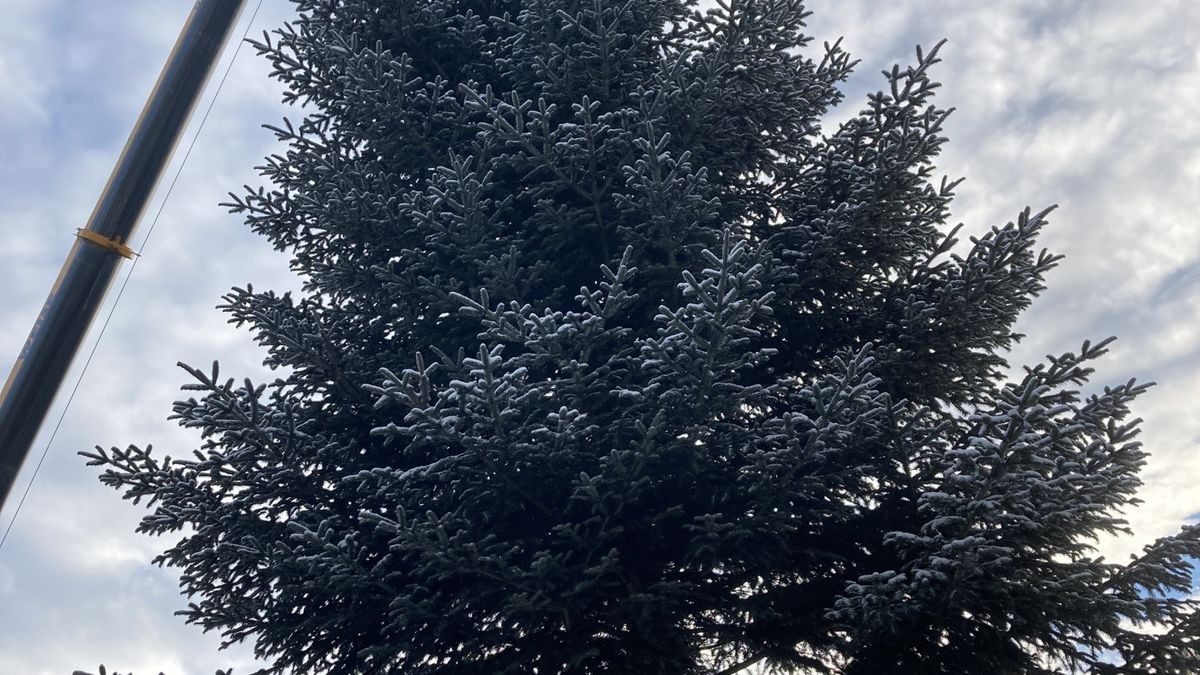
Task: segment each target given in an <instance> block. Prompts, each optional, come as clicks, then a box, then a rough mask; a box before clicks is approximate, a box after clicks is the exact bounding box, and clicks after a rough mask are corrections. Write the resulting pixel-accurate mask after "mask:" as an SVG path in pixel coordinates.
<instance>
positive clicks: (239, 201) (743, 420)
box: [85, 0, 1200, 675]
mask: <svg viewBox="0 0 1200 675" xmlns="http://www.w3.org/2000/svg"><path fill="white" fill-rule="evenodd" d="M296 4H297V6H298V7H299V9H300V11H301V15H300V19H299V20H298V21H296V22H295V23H293V24H291V25H288V26H285V27H283V28H281V29H279V30H277V31H275V32H274V33H273V34H269V35H266V36H264V38H263V39H262V40H261V41H259V42H256V43H255V45H256V46H257V48H258V50H259V52H260V53H261V54H262V55H264V56H266V57H267V58H269V59H270V60H271V62H272V63H273V64H274V76H275V77H276V78H278V79H279V80H280V81H282V82H283V83H284V84H285V85H286V86H287V92H288V93H287V97H286V98H287V101H288V102H290V103H295V104H303V105H304V106H305V107H304V108H303V110H302V114H303V117H302V119H300V120H298V121H284V122H282V123H280V124H278V125H275V126H272V127H270V128H271V129H272V130H273V132H274V133H275V134H276V136H277V137H278V138H279V139H280V140H281V141H282V142H284V143H285V144H286V146H287V149H286V150H285V151H282V152H281V153H279V154H277V155H274V156H272V157H269V158H268V159H267V161H266V163H265V164H264V165H263V166H262V168H261V171H262V175H263V178H264V181H265V186H264V187H261V188H247V190H246V191H245V192H244V193H242V194H235V195H233V196H232V197H231V202H230V204H229V206H230V207H231V208H232V209H233V210H234V211H237V212H239V213H242V214H244V215H245V217H246V221H247V223H248V225H249V226H250V227H251V228H253V229H254V230H255V231H256V232H259V233H261V234H263V235H264V236H266V237H267V238H269V240H270V241H271V242H272V243H273V244H274V245H275V246H276V247H277V248H278V249H280V250H281V251H284V252H286V253H287V254H288V255H289V256H290V259H291V261H292V266H293V268H294V269H295V271H296V272H297V273H298V274H299V275H301V276H302V277H303V279H304V282H305V284H304V290H303V292H302V293H300V294H297V295H296V296H292V295H278V294H275V293H272V292H270V291H266V292H263V291H257V290H255V289H252V288H250V287H246V288H237V289H233V290H232V291H231V292H230V294H229V295H227V296H226V298H225V302H224V304H223V305H222V309H223V310H224V311H226V312H227V313H228V314H229V316H230V320H231V321H232V322H233V323H235V324H237V325H239V326H244V327H246V328H247V329H248V330H249V331H250V333H251V334H252V335H253V336H254V339H255V340H256V341H257V342H258V344H260V345H261V346H262V347H263V348H264V349H265V353H266V357H265V361H266V364H267V365H268V366H270V367H272V368H274V369H276V371H277V372H278V375H279V377H278V379H276V380H275V381H273V382H270V383H265V384H258V383H254V382H250V381H248V380H247V381H242V382H239V381H238V380H237V379H236V378H232V379H225V378H222V377H221V373H220V369H219V367H218V366H217V365H216V364H214V365H213V367H212V368H211V369H199V368H194V367H191V366H184V367H185V368H186V370H187V371H188V372H189V374H190V375H191V377H192V378H193V382H192V383H191V384H188V385H185V387H184V389H185V390H187V391H189V392H194V393H192V394H188V396H191V398H186V399H184V400H181V401H179V402H177V403H176V404H175V407H174V416H173V417H174V419H175V420H177V421H178V423H179V424H181V425H182V426H184V427H187V428H192V429H195V430H197V431H198V433H199V437H200V441H199V443H200V445H199V447H198V448H197V449H196V450H195V451H194V452H193V453H191V454H190V455H186V456H184V457H182V458H175V459H172V458H170V457H162V458H160V457H159V455H158V454H157V453H155V452H153V451H152V449H151V448H149V447H145V448H143V447H139V446H130V447H129V448H127V449H118V448H112V449H108V450H105V449H102V448H97V450H96V451H95V452H92V453H85V454H86V456H87V457H88V458H89V459H90V461H91V462H92V463H93V464H96V465H98V466H101V467H103V473H102V475H101V480H102V481H104V482H105V483H106V484H109V485H111V486H113V487H116V488H119V489H120V490H122V491H123V492H124V495H125V497H126V498H129V499H132V500H134V501H135V502H136V501H140V500H142V499H145V500H147V501H148V502H149V504H150V507H151V511H150V513H149V514H148V515H147V516H146V517H145V518H144V519H143V521H142V524H141V526H140V530H141V531H144V532H147V533H150V534H167V533H182V537H181V538H180V539H179V541H178V542H177V543H175V544H174V545H172V546H170V547H169V548H168V549H167V550H166V551H165V552H164V553H163V554H162V555H161V556H159V557H158V558H157V559H156V562H158V563H159V564H164V565H169V566H172V567H175V568H177V569H178V570H179V571H180V572H181V574H182V578H181V583H182V585H183V588H184V591H185V592H186V594H187V595H188V596H189V598H191V600H192V602H191V604H190V605H189V606H188V609H186V610H184V612H183V614H184V616H185V617H186V618H187V619H188V621H190V622H193V623H195V624H197V625H199V626H201V627H202V628H204V629H205V630H217V631H220V633H221V634H222V635H223V636H224V638H225V640H226V641H227V643H233V642H238V641H241V640H251V641H253V643H254V645H255V649H256V653H257V654H258V655H259V656H260V657H262V658H264V659H266V660H268V661H270V663H271V664H272V665H271V666H269V667H267V668H266V669H265V670H263V671H262V672H263V673H285V672H295V673H331V674H343V673H345V674H349V673H393V672H394V673H414V674H429V675H443V674H445V675H450V674H454V675H469V674H472V673H480V674H481V675H482V674H489V675H490V674H495V673H537V674H538V675H549V674H557V673H561V674H567V673H641V674H653V673H662V674H664V675H667V674H670V675H681V674H688V673H696V674H700V673H704V674H707V675H732V674H733V673H738V672H746V673H749V672H755V670H754V669H764V668H765V669H773V670H774V671H778V672H789V673H791V672H795V673H839V674H845V675H853V674H857V673H873V672H905V673H965V672H989V673H990V672H995V673H1057V672H1080V673H1095V674H1097V675H1100V674H1103V675H1108V674H1115V673H1186V672H1196V671H1200V654H1198V653H1197V649H1196V636H1197V624H1196V618H1195V614H1194V609H1195V606H1194V602H1193V601H1192V600H1189V599H1186V596H1187V594H1189V593H1190V591H1191V576H1190V575H1191V572H1192V562H1191V561H1192V560H1193V558H1194V557H1196V556H1197V555H1200V539H1198V537H1200V530H1197V529H1196V528H1191V527H1189V528H1185V529H1183V530H1182V531H1181V532H1180V533H1179V534H1178V535H1176V536H1173V537H1168V538H1165V539H1162V540H1160V541H1158V542H1155V543H1153V544H1151V545H1150V546H1148V547H1147V548H1146V549H1145V552H1144V554H1143V555H1142V556H1140V557H1137V558H1135V559H1134V560H1132V561H1130V562H1128V563H1125V564H1118V563H1113V562H1109V561H1105V560H1103V559H1102V558H1099V557H1098V556H1097V555H1096V552H1095V549H1094V543H1095V541H1096V538H1097V537H1099V536H1102V535H1104V534H1108V533H1113V532H1120V531H1123V530H1124V529H1125V526H1126V525H1125V521H1124V520H1123V519H1122V513H1123V510H1124V509H1125V508H1128V507H1129V506H1131V505H1133V504H1135V503H1136V497H1135V494H1136V492H1137V489H1138V488H1139V487H1140V485H1141V483H1140V480H1139V478H1138V473H1139V471H1140V469H1141V467H1142V466H1143V464H1144V461H1145V457H1146V453H1145V451H1144V450H1143V449H1142V448H1141V445H1140V444H1139V442H1138V440H1137V433H1138V423H1139V420H1137V419H1131V414H1132V413H1131V409H1130V408H1131V405H1132V403H1133V401H1134V400H1135V399H1136V397H1137V396H1138V395H1139V394H1141V393H1142V392H1143V391H1145V389H1146V386H1147V385H1144V384H1139V383H1137V382H1128V383H1125V384H1122V385H1119V386H1114V387H1109V388H1105V389H1103V391H1101V392H1098V393H1096V394H1094V395H1090V396H1084V395H1083V394H1081V389H1082V388H1083V387H1084V386H1085V384H1086V383H1087V381H1088V378H1089V376H1090V374H1091V365H1090V364H1091V363H1092V362H1093V361H1094V360H1095V359H1097V358H1099V357H1100V356H1102V355H1103V354H1104V352H1105V350H1106V347H1107V345H1108V344H1109V341H1108V340H1102V341H1100V342H1095V343H1092V342H1085V343H1083V345H1082V347H1081V348H1080V349H1079V350H1078V351H1076V352H1073V353H1067V354H1062V355H1059V356H1055V357H1048V358H1047V361H1046V363H1044V364H1042V365H1039V366H1034V367H1030V368H1027V369H1026V370H1025V372H1024V375H1023V376H1022V377H1021V378H1020V379H1018V380H1016V381H1012V382H1008V381H1006V377H1007V372H1008V363H1007V362H1006V361H1005V353H1006V352H1007V351H1008V350H1009V349H1010V348H1011V347H1012V346H1013V344H1015V342H1016V341H1018V340H1019V339H1020V338H1021V336H1020V335H1019V334H1017V333H1015V332H1013V324H1014V322H1015V320H1016V319H1017V317H1018V316H1019V314H1020V313H1021V312H1022V311H1023V310H1024V309H1025V308H1027V307H1028V306H1029V304H1030V302H1031V301H1032V300H1033V298H1034V297H1036V296H1037V295H1038V294H1039V293H1040V292H1041V291H1042V290H1043V289H1044V286H1043V283H1044V278H1045V275H1046V274H1047V273H1048V272H1049V271H1050V270H1051V269H1052V268H1053V267H1054V266H1055V264H1056V263H1057V261H1058V260H1059V257H1058V256H1056V255H1053V254H1050V253H1047V252H1045V251H1044V250H1041V249H1039V248H1038V246H1037V238H1038V235H1039V233H1040V232H1041V230H1042V228H1043V227H1045V226H1046V221H1047V217H1048V214H1049V212H1050V210H1049V209H1046V210H1042V211H1036V212H1035V211H1033V210H1031V209H1025V210H1023V211H1021V212H1020V213H1019V215H1018V216H1017V217H1016V218H1015V219H1014V221H1013V222H1010V223H1008V224H1006V225H1004V226H1001V227H994V228H992V229H990V230H988V231H985V232H982V233H980V234H978V235H977V236H975V237H972V238H971V239H970V240H969V242H964V243H962V245H959V235H958V233H959V231H960V229H959V228H958V227H948V222H949V220H950V212H949V209H950V203H951V200H952V199H953V196H954V188H955V186H956V185H957V181H955V180H949V179H944V178H941V177H939V176H937V175H936V169H935V165H934V160H935V159H936V157H937V155H938V153H939V151H940V149H941V147H942V145H943V144H944V143H945V142H946V139H945V138H944V137H943V136H942V135H941V134H942V124H943V123H944V121H945V119H946V118H947V116H948V115H949V114H950V111H949V110H947V109H943V108H940V107H938V105H937V103H936V101H935V99H934V93H935V92H936V89H937V84H936V82H935V81H934V80H933V79H932V71H933V69H934V67H935V66H936V64H937V62H938V48H937V47H935V48H933V49H931V50H928V51H922V50H920V49H918V50H917V53H916V57H915V62H914V63H913V65H911V66H907V67H900V66H896V67H894V68H892V69H891V70H889V71H885V73H884V79H883V89H882V90H881V91H880V92H879V93H877V94H875V95H872V96H871V97H869V99H868V101H867V102H866V104H865V105H864V107H863V108H862V109H861V111H860V112H859V113H858V114H856V115H855V116H853V117H851V118H850V119H849V120H848V121H846V122H845V123H843V124H841V125H838V126H837V127H836V128H832V129H823V128H822V125H821V122H822V120H823V119H824V117H825V115H826V113H827V112H828V111H829V110H831V109H832V108H833V107H834V106H835V105H837V104H839V103H840V101H841V94H840V93H839V91H838V86H839V84H840V83H841V82H843V81H844V80H845V78H846V77H847V75H848V73H849V72H850V69H851V68H852V67H853V66H854V62H853V61H852V60H851V59H850V57H849V55H847V54H846V52H845V51H844V50H842V48H841V47H840V45H839V44H838V43H836V42H835V43H832V44H828V43H827V44H825V45H824V46H823V48H815V47H814V46H813V45H812V44H811V42H812V40H811V38H810V37H809V36H808V35H806V33H805V23H804V20H805V17H806V16H807V13H806V11H805V10H804V8H803V5H802V3H801V2H799V1H798V0H754V1H752V0H717V3H716V6H715V7H713V8H711V9H704V10H701V9H699V8H698V6H697V3H696V2H689V1H685V0H625V1H616V0H591V1H583V2H580V1H578V0H534V1H529V2H516V1H501V0H395V1H393V2H387V3H380V2H370V1H367V0H300V1H298V2H297V3H296ZM939 46H940V45H939Z"/></svg>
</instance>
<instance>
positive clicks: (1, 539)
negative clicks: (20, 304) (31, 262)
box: [0, 0, 262, 551]
mask: <svg viewBox="0 0 1200 675" xmlns="http://www.w3.org/2000/svg"><path fill="white" fill-rule="evenodd" d="M260 9H262V0H258V4H257V5H256V6H255V7H254V12H253V13H252V14H251V15H250V21H248V22H247V23H246V30H245V32H243V33H242V38H241V39H240V40H238V44H237V47H236V48H235V49H234V50H233V58H231V59H229V65H227V66H226V67H225V73H224V74H222V75H221V81H220V82H218V83H217V90H216V91H215V92H213V96H212V98H211V99H210V100H209V102H208V108H206V109H205V111H204V116H203V117H201V118H200V125H199V126H197V127H196V133H195V134H194V135H193V136H192V142H191V143H189V144H188V147H187V151H186V152H184V153H183V159H181V160H180V162H179V166H178V167H177V168H176V169H175V176H174V177H173V178H171V183H170V185H168V186H167V191H166V193H165V194H164V195H163V198H162V201H160V202H159V203H158V210H157V211H156V212H155V213H154V219H153V220H151V221H150V227H149V228H147V229H146V236H145V237H143V238H142V245H141V246H140V247H139V248H138V252H137V255H136V256H134V258H133V263H131V264H130V265H129V271H128V272H127V273H126V274H125V280H124V281H122V282H121V288H120V289H118V290H117V297H116V299H115V300H113V303H112V305H111V306H110V307H109V309H108V316H106V317H105V318H104V324H103V325H102V326H100V332H99V333H98V334H97V335H96V340H95V341H94V342H93V343H92V351H91V352H89V353H88V357H87V360H86V361H84V362H83V370H81V371H79V378H78V379H77V380H75V386H74V387H73V388H72V389H71V395H70V396H69V397H67V403H66V405H64V406H63V409H62V414H60V415H59V416H58V422H57V423H56V424H55V425H54V431H52V432H50V439H49V440H48V441H46V448H45V449H44V450H42V456H41V457H39V458H38V462H37V465H36V466H34V468H33V475H32V476H30V477H29V482H28V483H26V484H25V491H24V492H22V493H21V498H20V499H19V500H18V501H17V508H16V510H14V511H13V515H12V519H10V520H9V521H8V527H6V528H5V529H4V535H3V536H0V551H2V550H4V542H6V541H8V535H9V533H10V532H12V529H13V525H14V524H16V522H17V516H19V515H21V507H22V506H24V505H25V499H26V497H28V496H29V490H30V489H32V488H33V483H34V481H36V480H37V477H38V473H39V472H40V471H41V470H42V464H43V463H45V461H46V456H47V455H49V454H50V447H51V446H52V445H53V444H54V439H55V437H56V436H58V430H59V429H60V428H61V427H62V424H63V420H65V419H66V417H67V411H68V410H70V409H71V402H72V401H74V400H75V394H76V392H78V391H79V385H81V384H83V376H84V375H87V370H88V366H90V365H91V364H92V358H93V357H95V356H96V350H97V349H98V348H99V347H100V341H101V340H102V339H104V332H105V331H106V330H108V324H109V322H111V321H112V318H113V314H116V312H117V305H119V304H120V303H121V296H123V295H125V288H126V287H127V286H129V279H130V278H131V277H133V271H134V270H135V269H137V264H138V261H139V260H141V255H142V252H143V251H145V250H146V244H147V243H148V242H149V241H150V236H151V235H153V234H154V228H155V227H156V226H157V225H158V219H159V217H160V216H162V214H163V209H164V208H166V206H167V201H168V200H169V199H170V198H171V193H172V192H173V191H174V190H175V184H176V183H178V182H179V176H180V174H182V173H183V167H184V166H185V165H187V161H188V158H189V157H191V156H192V149H193V148H195V147H196V141H197V140H198V139H199V138H200V133H201V132H202V131H204V124H205V123H206V122H208V116H209V114H210V113H212V111H213V106H215V105H216V103H217V97H219V96H220V95H221V89H222V88H223V87H224V86H225V80H227V79H229V73H230V71H232V70H233V64H234V63H236V62H237V57H238V54H240V53H241V52H242V45H243V44H245V43H246V38H247V37H249V36H250V29H251V28H253V27H254V20H255V19H257V18H258V11H259V10H260Z"/></svg>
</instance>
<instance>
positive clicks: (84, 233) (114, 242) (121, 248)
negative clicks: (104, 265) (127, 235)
mask: <svg viewBox="0 0 1200 675" xmlns="http://www.w3.org/2000/svg"><path fill="white" fill-rule="evenodd" d="M75 234H76V236H78V237H79V238H80V239H86V240H88V241H90V242H92V243H93V244H97V245H99V246H103V247H104V248H106V249H108V250H110V251H114V252H116V253H117V255H119V256H121V257H122V258H130V259H132V258H133V257H134V256H135V255H137V253H135V252H134V251H133V249H131V248H129V247H128V246H126V245H125V244H122V243H121V238H120V237H117V238H116V239H109V238H108V237H106V236H104V235H102V234H100V233H99V232H94V231H92V230H77V231H76V232H75Z"/></svg>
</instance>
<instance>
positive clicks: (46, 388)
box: [0, 0, 244, 507]
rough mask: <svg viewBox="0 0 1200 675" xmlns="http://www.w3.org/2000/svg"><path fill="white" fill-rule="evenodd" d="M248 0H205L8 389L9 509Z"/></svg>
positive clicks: (5, 477)
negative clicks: (53, 406) (36, 441)
mask: <svg viewBox="0 0 1200 675" xmlns="http://www.w3.org/2000/svg"><path fill="white" fill-rule="evenodd" d="M243 3H244V0H198V2H196V4H195V6H193V7H192V11H191V14H190V15H189V16H188V19H187V23H185V24H184V26H183V30H182V31H181V32H180V34H179V39H178V40H177V41H176V42H175V47H174V49H172V51H171V54H170V56H169V57H168V58H167V62H166V65H164V66H163V70H162V73H161V74H159V77H158V82H157V83H155V85H154V89H153V90H152V91H151V93H150V97H149V99H148V100H147V101H146V105H145V107H144V108H142V113H141V115H140V116H139V117H138V120H137V123H136V124H135V125H134V127H133V131H132V132H131V133H130V134H129V140H128V141H126V143H125V148H124V150H122V151H121V156H120V158H119V159H118V160H117V164H116V166H115V167H114V168H113V172H112V175H111V176H109V179H108V183H107V184H106V185H105V186H104V190H103V191H102V192H101V193H100V198H99V200H98V201H97V202H96V207H95V209H94V210H93V211H92V215H91V217H90V218H89V219H88V222H87V226H86V227H85V228H83V229H81V230H79V232H78V237H77V238H76V239H75V243H74V246H73V247H72V248H71V252H70V254H68V256H67V260H66V262H64V263H63V267H62V271H60V272H59V275H58V280H57V281H56V282H55V283H54V286H53V287H52V288H51V289H50V294H49V296H48V297H47V299H46V304H45V305H44V306H43V307H42V311H41V314H39V315H38V318H37V321H36V322H35V323H34V325H33V330H32V331H31V332H30V334H29V339H28V340H26V342H25V346H24V348H23V349H22V351H21V355H20V356H19V357H18V358H17V361H16V363H15V364H14V366H13V369H12V373H11V374H10V375H9V377H8V381H7V383H6V384H5V385H4V389H3V390H0V507H3V505H4V502H5V501H6V500H7V499H8V495H9V493H10V492H11V491H12V486H13V483H14V482H15V481H16V478H17V473H18V472H19V471H20V469H21V465H22V464H23V463H24V461H25V458H26V457H27V456H28V455H29V449H30V446H31V445H32V444H33V441H34V438H35V437H36V436H37V433H38V429H39V428H40V427H41V424H42V422H43V420H44V419H45V417H46V413H47V412H48V411H49V409H50V405H51V403H53V401H54V397H55V394H56V393H57V392H58V390H59V387H60V386H61V384H62V381H63V378H64V377H65V376H66V374H67V370H68V369H69V368H70V366H71V362H72V360H73V359H74V357H75V354H76V353H77V352H78V351H79V347H80V345H81V344H82V343H83V339H84V337H85V336H86V335H87V332H88V328H89V327H90V326H91V324H92V320H93V319H94V318H95V316H96V313H97V311H98V310H99V309H100V305H101V303H102V302H103V301H104V295H105V293H106V292H107V291H108V288H109V286H110V285H111V283H112V280H113V277H114V276H115V275H116V271H117V267H118V266H119V264H120V262H121V259H122V258H123V257H124V258H128V257H132V256H133V252H132V251H131V250H130V249H129V247H128V242H129V240H130V237H131V235H132V234H133V231H134V228H136V227H137V224H138V221H139V220H140V219H141V217H142V213H143V212H144V211H145V209H146V204H147V202H149V200H150V197H151V195H152V194H153V192H154V188H155V186H156V185H157V183H158V180H159V177H160V176H161V175H162V172H163V170H164V169H165V168H166V166H167V163H168V161H169V160H170V158H171V154H172V152H173V151H174V150H175V146H176V144H177V143H178V141H179V137H180V135H181V134H182V132H183V129H184V127H185V126H186V124H187V120H188V118H189V117H190V115H191V112H192V109H193V108H194V107H195V104H196V101H197V99H198V98H199V97H200V92H201V91H202V90H203V89H204V85H205V83H206V82H207V80H208V76H209V74H210V73H211V72H212V68H213V65H214V64H215V63H216V61H217V58H218V56H219V55H220V53H221V50H222V48H223V47H224V45H225V41H226V39H227V38H228V36H229V32H230V30H231V29H232V28H233V25H234V24H235V23H236V22H237V17H238V14H239V13H240V12H241V9H242V5H243Z"/></svg>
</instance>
